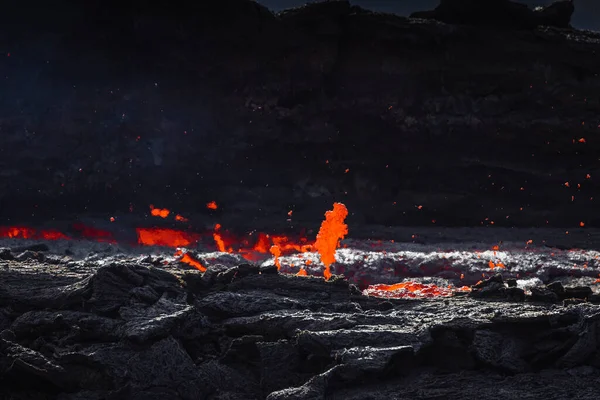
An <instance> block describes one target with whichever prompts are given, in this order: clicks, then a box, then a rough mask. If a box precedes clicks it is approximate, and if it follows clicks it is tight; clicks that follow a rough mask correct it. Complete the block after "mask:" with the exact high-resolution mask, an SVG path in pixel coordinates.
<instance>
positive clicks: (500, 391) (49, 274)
mask: <svg viewBox="0 0 600 400" xmlns="http://www.w3.org/2000/svg"><path fill="white" fill-rule="evenodd" d="M5 244H6V243H5ZM33 245H35V246H33ZM66 245H67V246H70V247H69V248H70V249H71V251H70V252H69V254H71V255H65V252H64V249H63V252H59V251H58V249H59V247H57V246H58V245H57V244H54V243H50V244H48V245H45V244H43V243H28V242H21V243H20V246H16V245H14V244H13V246H11V248H12V249H11V248H4V250H2V251H0V259H1V261H0V398H3V399H30V400H38V399H61V400H68V399H140V400H141V399H166V398H168V399H246V400H248V399H269V400H275V399H322V398H340V399H357V400H358V399H390V398H394V399H438V398H456V399H470V398H481V399H492V398H506V399H517V398H523V397H525V398H527V397H529V398H548V399H562V398H576V399H586V398H595V397H597V396H600V386H599V385H598V383H600V382H599V381H598V376H599V375H598V372H600V371H599V368H600V347H599V346H598V343H599V342H598V340H600V337H598V333H599V331H598V329H600V325H599V324H600V319H599V316H600V306H599V305H597V304H598V303H600V298H599V297H598V295H597V294H596V293H594V292H593V291H592V289H591V288H590V286H589V285H580V284H579V283H581V282H582V281H581V279H580V278H573V277H571V279H570V280H568V279H567V278H568V274H567V273H565V274H564V278H565V280H564V284H563V283H560V282H558V281H554V282H552V283H550V282H548V281H547V280H546V281H544V283H548V284H547V285H544V284H543V283H542V282H541V280H538V283H535V282H533V283H530V284H529V286H528V287H526V290H524V289H523V286H522V284H523V282H519V281H518V280H515V279H504V278H503V277H502V276H501V275H493V273H494V272H492V273H490V274H488V276H489V275H491V276H490V277H489V278H488V279H483V280H482V281H481V282H479V283H477V284H476V285H474V286H473V287H472V292H471V293H470V294H469V293H459V294H457V295H455V296H454V297H449V298H434V299H429V300H418V299H417V300H415V299H394V298H375V297H369V296H366V295H364V294H363V293H361V291H360V290H359V289H358V288H357V287H356V286H355V285H353V284H351V283H349V282H348V281H347V280H345V279H344V278H343V277H341V276H339V275H337V276H334V277H333V278H332V279H331V280H330V281H324V280H323V279H322V278H320V277H299V276H293V275H285V274H281V273H278V272H277V268H275V267H274V266H273V264H272V262H271V263H262V264H248V263H244V264H242V263H240V262H237V263H234V262H231V260H230V261H229V265H226V263H225V264H220V263H218V262H213V263H212V264H211V265H209V267H208V270H207V271H206V272H205V273H200V272H199V271H196V270H194V269H190V268H185V266H184V265H183V264H181V263H179V262H177V261H175V260H173V259H172V258H169V257H167V256H161V255H160V253H159V252H158V253H157V252H153V253H152V254H147V255H143V252H139V254H135V252H134V251H133V250H132V251H130V252H129V253H123V252H122V251H121V250H119V249H118V248H116V247H114V246H113V245H108V244H93V245H92V244H90V245H87V246H88V247H86V244H85V243H83V242H80V243H73V242H69V243H68V244H66ZM89 246H92V247H89ZM77 249H79V250H80V251H81V254H85V253H86V252H87V253H88V254H87V255H85V256H77V254H76V253H75V250H77ZM90 249H93V251H91V252H90ZM346 250H348V249H346ZM340 251H341V250H340ZM552 251H556V249H553V250H552ZM413 252H414V251H413ZM594 254H595V253H588V254H586V258H589V259H590V263H591V262H592V261H591V260H593V259H594ZM200 255H202V254H200ZM205 256H206V257H209V255H205ZM413 256H414V254H413ZM213 257H214V258H218V255H213ZM409 257H410V255H408V254H407V255H405V258H409ZM515 259H519V258H518V257H517V256H515ZM596 259H597V256H596ZM521 261H522V263H523V264H527V259H521ZM368 263H369V261H365V264H368ZM468 265H469V262H468V261H465V262H464V265H463V268H464V270H467V269H468ZM356 268H360V267H356ZM510 268H511V267H510V266H509V267H508V268H507V269H510ZM589 269H593V270H594V271H595V272H597V270H598V265H596V264H590V267H589ZM555 278H556V277H555ZM555 278H552V279H555ZM578 279H579V280H578ZM440 282H441V280H438V283H440ZM588 283H589V282H588Z"/></svg>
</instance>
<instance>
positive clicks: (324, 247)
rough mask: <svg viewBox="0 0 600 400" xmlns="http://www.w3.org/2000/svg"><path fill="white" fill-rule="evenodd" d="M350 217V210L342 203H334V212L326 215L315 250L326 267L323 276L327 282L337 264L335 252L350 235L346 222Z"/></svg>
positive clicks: (328, 212) (331, 211)
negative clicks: (341, 241) (333, 266)
mask: <svg viewBox="0 0 600 400" xmlns="http://www.w3.org/2000/svg"><path fill="white" fill-rule="evenodd" d="M347 216H348V209H347V208H346V206H345V205H343V204H342V203H334V204H333V210H330V211H327V212H326V213H325V221H323V223H322V224H321V229H319V233H318V234H317V241H316V242H315V248H316V249H317V251H318V252H319V255H320V256H321V262H323V264H324V265H325V271H324V272H323V276H325V279H326V280H329V278H331V271H330V269H329V267H330V265H331V264H333V263H334V262H335V250H336V249H337V248H338V247H339V244H340V240H342V239H343V238H344V237H345V236H346V235H347V234H348V225H346V224H345V223H344V220H345V219H346V217H347Z"/></svg>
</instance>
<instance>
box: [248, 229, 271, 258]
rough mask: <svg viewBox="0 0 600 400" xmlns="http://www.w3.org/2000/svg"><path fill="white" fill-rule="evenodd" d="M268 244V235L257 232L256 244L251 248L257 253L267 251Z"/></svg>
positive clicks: (269, 244) (269, 243)
mask: <svg viewBox="0 0 600 400" xmlns="http://www.w3.org/2000/svg"><path fill="white" fill-rule="evenodd" d="M270 246H271V242H270V241H269V235H267V234H264V233H259V234H258V240H257V241H256V244H255V245H254V247H253V248H252V250H254V251H257V252H259V253H268V252H269V248H270Z"/></svg>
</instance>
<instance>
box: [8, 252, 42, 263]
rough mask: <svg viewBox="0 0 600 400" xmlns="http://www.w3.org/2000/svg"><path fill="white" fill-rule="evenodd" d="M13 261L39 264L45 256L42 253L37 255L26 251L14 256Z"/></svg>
mask: <svg viewBox="0 0 600 400" xmlns="http://www.w3.org/2000/svg"><path fill="white" fill-rule="evenodd" d="M15 259H16V260H18V261H27V260H35V261H40V262H41V261H44V260H45V256H44V254H43V253H37V252H35V251H31V250H26V251H24V252H23V253H21V254H19V255H18V256H16V257H15Z"/></svg>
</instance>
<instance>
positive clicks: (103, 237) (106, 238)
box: [73, 223, 117, 243]
mask: <svg viewBox="0 0 600 400" xmlns="http://www.w3.org/2000/svg"><path fill="white" fill-rule="evenodd" d="M73 229H75V230H76V231H79V233H80V234H81V236H82V237H84V238H86V239H91V240H95V241H97V242H106V243H117V241H116V240H115V238H114V237H113V235H112V233H111V232H108V231H103V230H101V229H96V228H92V227H89V226H85V225H83V224H81V223H76V224H73Z"/></svg>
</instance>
